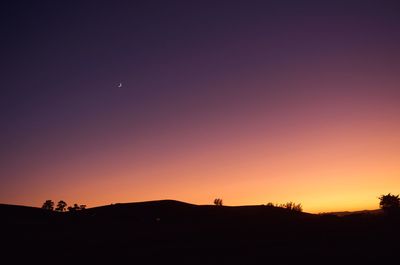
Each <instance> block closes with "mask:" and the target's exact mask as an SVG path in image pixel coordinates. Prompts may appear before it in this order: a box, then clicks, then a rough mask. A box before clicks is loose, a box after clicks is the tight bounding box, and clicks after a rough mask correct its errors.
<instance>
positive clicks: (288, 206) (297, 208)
mask: <svg viewBox="0 0 400 265" xmlns="http://www.w3.org/2000/svg"><path fill="white" fill-rule="evenodd" d="M279 207H282V208H285V209H288V210H291V211H295V212H302V211H303V207H302V206H301V203H298V204H296V203H294V202H287V203H284V204H281V205H279Z"/></svg>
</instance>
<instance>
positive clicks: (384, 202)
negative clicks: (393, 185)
mask: <svg viewBox="0 0 400 265" xmlns="http://www.w3.org/2000/svg"><path fill="white" fill-rule="evenodd" d="M379 200H380V202H379V207H380V208H381V209H382V210H383V211H384V212H385V213H386V214H390V215H391V214H399V213H400V198H399V195H392V194H390V193H388V194H386V195H381V196H380V197H379Z"/></svg>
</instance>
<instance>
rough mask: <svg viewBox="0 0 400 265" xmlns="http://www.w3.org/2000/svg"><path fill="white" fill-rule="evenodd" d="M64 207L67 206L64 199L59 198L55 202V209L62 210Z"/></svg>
mask: <svg viewBox="0 0 400 265" xmlns="http://www.w3.org/2000/svg"><path fill="white" fill-rule="evenodd" d="M66 207H67V203H66V202H65V201H63V200H61V201H59V202H58V203H57V207H56V211H58V212H64V211H65V209H66Z"/></svg>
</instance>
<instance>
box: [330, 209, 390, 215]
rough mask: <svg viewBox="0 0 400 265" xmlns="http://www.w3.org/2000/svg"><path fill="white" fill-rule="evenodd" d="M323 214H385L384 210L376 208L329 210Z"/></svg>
mask: <svg viewBox="0 0 400 265" xmlns="http://www.w3.org/2000/svg"><path fill="white" fill-rule="evenodd" d="M322 214H332V215H337V216H347V215H355V214H373V215H376V214H383V211H382V210H381V209H375V210H362V211H342V212H328V213H322Z"/></svg>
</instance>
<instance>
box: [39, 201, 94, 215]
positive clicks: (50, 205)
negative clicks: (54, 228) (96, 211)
mask: <svg viewBox="0 0 400 265" xmlns="http://www.w3.org/2000/svg"><path fill="white" fill-rule="evenodd" d="M67 206H68V204H67V203H66V202H65V201H63V200H60V201H59V202H58V203H57V206H56V207H55V208H54V202H53V201H52V200H46V201H45V202H44V203H43V205H42V209H45V210H49V211H57V212H65V211H67V210H68V211H70V212H76V211H81V210H85V209H86V205H85V204H81V205H78V204H77V203H74V205H72V206H68V207H67Z"/></svg>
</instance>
